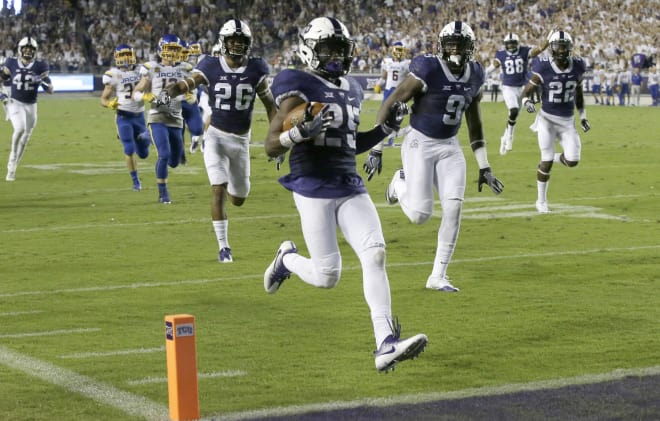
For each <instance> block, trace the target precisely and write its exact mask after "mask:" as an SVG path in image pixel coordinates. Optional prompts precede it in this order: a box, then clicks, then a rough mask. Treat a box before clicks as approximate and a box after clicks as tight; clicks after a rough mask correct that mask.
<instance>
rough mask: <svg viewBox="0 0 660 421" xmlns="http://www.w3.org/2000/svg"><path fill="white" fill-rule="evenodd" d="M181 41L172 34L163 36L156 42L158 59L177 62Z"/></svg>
mask: <svg viewBox="0 0 660 421" xmlns="http://www.w3.org/2000/svg"><path fill="white" fill-rule="evenodd" d="M180 41H181V40H179V37H177V36H176V35H173V34H165V35H163V36H162V37H160V39H159V40H158V57H160V58H161V60H167V61H171V62H177V61H179V55H180V54H181V43H180Z"/></svg>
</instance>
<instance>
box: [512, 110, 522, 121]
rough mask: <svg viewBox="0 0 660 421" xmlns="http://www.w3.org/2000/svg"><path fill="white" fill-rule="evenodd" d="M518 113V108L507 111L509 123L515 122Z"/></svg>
mask: <svg viewBox="0 0 660 421" xmlns="http://www.w3.org/2000/svg"><path fill="white" fill-rule="evenodd" d="M519 111H520V110H519V109H518V108H511V109H510V110H509V121H514V122H515V121H516V119H517V118H518V112H519Z"/></svg>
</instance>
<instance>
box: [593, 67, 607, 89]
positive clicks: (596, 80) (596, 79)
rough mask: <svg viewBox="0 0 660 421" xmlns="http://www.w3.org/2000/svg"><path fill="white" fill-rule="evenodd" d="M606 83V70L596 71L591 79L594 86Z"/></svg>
mask: <svg viewBox="0 0 660 421" xmlns="http://www.w3.org/2000/svg"><path fill="white" fill-rule="evenodd" d="M604 81H605V71H604V70H602V69H601V70H594V74H593V77H592V78H591V84H592V85H602V84H603V82H604Z"/></svg>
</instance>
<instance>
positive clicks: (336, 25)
mask: <svg viewBox="0 0 660 421" xmlns="http://www.w3.org/2000/svg"><path fill="white" fill-rule="evenodd" d="M328 20H330V23H332V27H333V28H334V30H335V35H342V33H343V32H342V30H341V25H340V24H339V21H338V20H337V19H335V18H331V17H329V16H328Z"/></svg>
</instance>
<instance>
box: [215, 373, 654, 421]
mask: <svg viewBox="0 0 660 421" xmlns="http://www.w3.org/2000/svg"><path fill="white" fill-rule="evenodd" d="M656 375H660V366H655V367H644V368H634V369H621V370H614V371H610V372H608V373H598V374H586V375H583V376H576V377H567V378H561V379H550V380H542V381H537V382H529V383H512V384H505V385H500V386H488V387H476V388H469V389H463V390H455V391H451V392H430V393H417V394H411V395H398V396H390V397H385V398H366V399H359V400H353V401H335V402H327V403H316V404H307V405H294V406H287V407H277V408H265V409H259V410H251V411H243V412H234V413H229V414H215V415H210V416H208V417H205V418H202V420H204V421H211V420H213V421H220V420H223V421H227V420H244V419H251V418H262V417H263V418H266V417H282V416H296V415H301V414H305V413H309V412H320V411H336V410H345V409H353V408H358V407H363V406H367V407H388V406H392V405H405V404H420V403H427V402H435V401H444V400H453V399H464V398H473V397H486V396H497V395H504V394H509V393H518V392H533V391H539V390H548V389H558V388H561V387H567V386H574V385H583V384H592V383H602V382H607V381H612V380H620V379H623V378H625V377H628V376H639V377H641V376H656Z"/></svg>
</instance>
